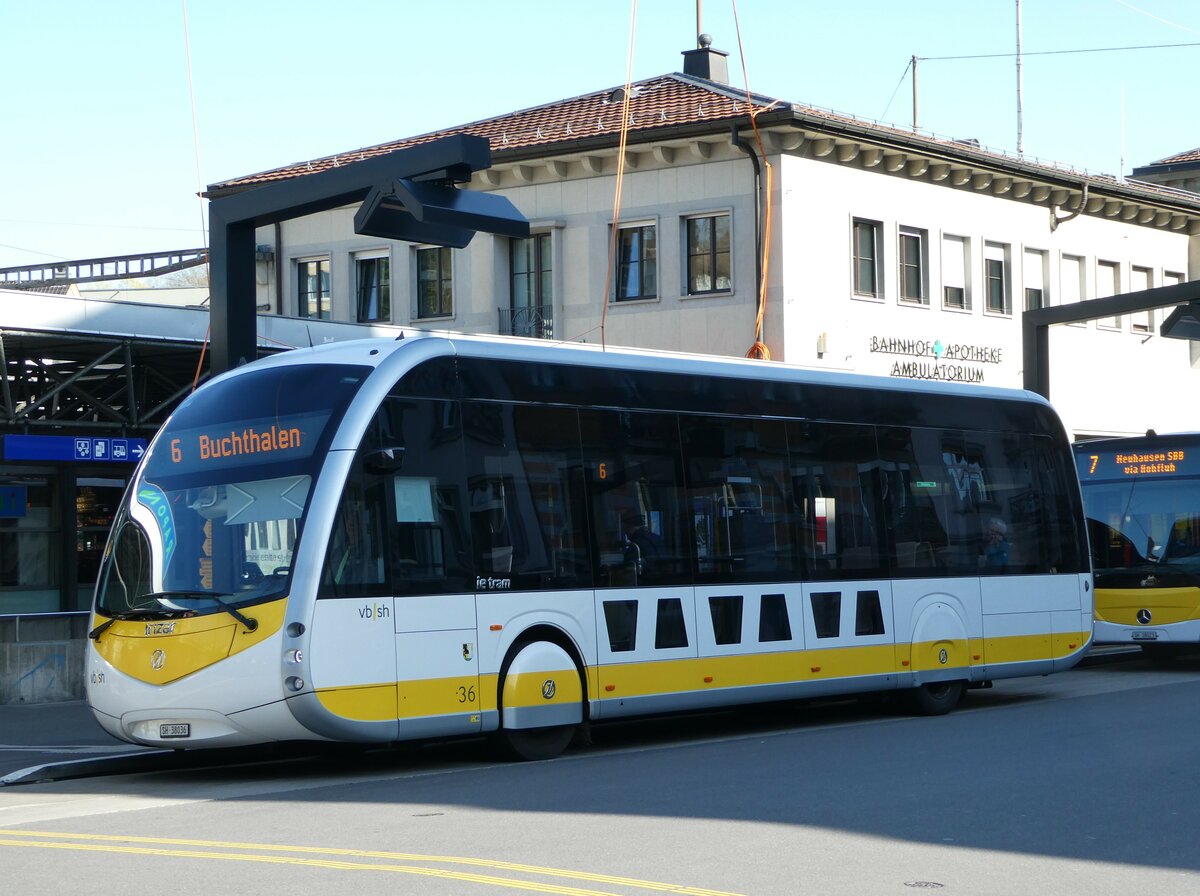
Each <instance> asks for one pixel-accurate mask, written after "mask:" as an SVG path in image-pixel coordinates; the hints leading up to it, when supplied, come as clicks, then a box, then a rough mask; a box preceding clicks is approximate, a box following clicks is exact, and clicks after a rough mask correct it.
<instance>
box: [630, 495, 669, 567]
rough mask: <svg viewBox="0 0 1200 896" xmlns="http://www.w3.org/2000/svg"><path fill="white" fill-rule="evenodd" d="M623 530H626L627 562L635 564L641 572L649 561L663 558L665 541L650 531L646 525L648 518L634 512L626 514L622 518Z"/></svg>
mask: <svg viewBox="0 0 1200 896" xmlns="http://www.w3.org/2000/svg"><path fill="white" fill-rule="evenodd" d="M621 528H622V529H624V530H625V548H624V555H625V562H626V563H632V564H634V565H635V566H636V567H637V568H638V569H639V571H640V570H642V569H643V566H644V564H645V562H646V561H647V560H653V559H655V558H657V557H661V556H662V554H663V540H662V537H661V536H660V535H658V534H657V533H655V532H652V531H650V527H649V526H647V525H646V517H645V516H643V515H642V514H640V513H637V512H636V511H633V510H628V511H626V512H625V514H624V516H622V517H621Z"/></svg>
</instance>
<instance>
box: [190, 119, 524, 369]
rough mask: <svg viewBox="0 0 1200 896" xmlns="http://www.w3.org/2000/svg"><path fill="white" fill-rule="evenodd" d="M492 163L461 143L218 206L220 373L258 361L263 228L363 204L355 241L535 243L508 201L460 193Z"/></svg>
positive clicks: (358, 165) (453, 140)
mask: <svg viewBox="0 0 1200 896" xmlns="http://www.w3.org/2000/svg"><path fill="white" fill-rule="evenodd" d="M491 164H492V154H491V146H490V145H489V143H488V141H487V139H486V138H484V137H478V136H475V135H472V134H456V135H453V136H450V137H443V138H441V139H438V140H433V141H430V142H429V143H423V144H420V145H418V146H413V147H409V148H406V149H400V150H395V151H393V152H390V153H388V154H386V155H381V156H377V157H375V158H370V159H364V160H362V161H357V162H352V163H350V164H342V165H340V166H338V167H334V168H331V169H329V170H327V171H319V172H315V173H312V174H304V175H301V176H298V177H292V178H289V179H288V180H283V181H279V182H277V183H270V184H265V185H263V186H258V187H254V188H251V189H247V190H244V191H242V192H239V193H233V194H230V195H226V196H220V197H213V198H211V200H210V203H209V233H210V240H211V246H210V250H209V257H210V259H211V272H210V287H209V290H210V299H209V305H210V309H211V310H210V314H211V325H212V360H211V367H212V372H213V374H214V375H215V374H218V373H224V372H225V371H227V370H231V369H233V368H234V367H237V366H239V365H241V364H245V363H247V362H249V361H253V360H254V359H255V358H256V357H257V356H258V341H257V336H258V333H257V315H256V309H255V280H254V264H255V253H256V248H257V247H256V242H255V231H256V229H257V228H259V227H263V226H267V225H273V224H276V223H279V222H281V221H287V220H290V219H292V218H299V217H302V216H304V215H311V214H314V213H316V212H322V211H328V210H330V209H335V208H343V207H346V206H350V205H353V204H355V203H358V204H359V208H358V211H357V212H356V213H355V215H354V232H355V233H359V234H365V235H369V236H377V237H381V238H383V239H389V240H402V241H406V242H414V243H428V244H430V245H435V246H449V247H450V248H453V249H461V248H463V247H464V246H466V245H467V244H468V243H469V242H470V241H471V239H472V237H474V236H475V234H476V233H477V232H479V231H484V232H485V233H495V234H499V235H501V236H507V237H514V238H524V237H527V236H529V221H528V220H527V219H526V218H525V216H524V215H522V214H521V213H520V212H519V211H517V209H516V207H515V206H514V205H513V204H512V203H511V202H510V201H509V200H508V199H507V198H505V197H504V196H500V195H498V194H495V193H474V192H471V191H470V190H466V189H462V188H460V187H459V186H458V185H459V184H464V183H467V182H469V181H470V179H471V175H472V173H474V172H476V171H482V170H484V169H486V168H490V167H491Z"/></svg>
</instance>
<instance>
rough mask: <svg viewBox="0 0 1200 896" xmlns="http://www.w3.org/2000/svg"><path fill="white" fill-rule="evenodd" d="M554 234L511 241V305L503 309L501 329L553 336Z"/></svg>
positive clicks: (522, 334) (515, 334)
mask: <svg viewBox="0 0 1200 896" xmlns="http://www.w3.org/2000/svg"><path fill="white" fill-rule="evenodd" d="M550 250H551V243H550V234H548V233H537V234H534V235H533V236H531V237H529V238H528V239H523V240H512V241H511V242H510V243H509V258H508V264H509V268H508V269H509V307H508V308H507V309H503V308H502V309H500V317H501V320H500V332H501V333H504V334H506V335H509V336H534V337H538V338H549V337H550V336H551V335H553V332H554V330H553V324H554V281H553V273H554V267H553V264H552V256H551V252H550Z"/></svg>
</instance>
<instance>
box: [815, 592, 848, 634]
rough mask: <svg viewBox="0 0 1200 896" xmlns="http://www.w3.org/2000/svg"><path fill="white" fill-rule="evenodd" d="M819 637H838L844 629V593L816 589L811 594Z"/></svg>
mask: <svg viewBox="0 0 1200 896" xmlns="http://www.w3.org/2000/svg"><path fill="white" fill-rule="evenodd" d="M809 598H810V600H809V602H810V603H811V604H812V614H813V626H814V627H815V628H816V631H817V637H818V638H836V637H837V636H838V634H839V633H840V632H841V630H842V593H841V592H840V591H814V592H813V593H812V594H811V595H809Z"/></svg>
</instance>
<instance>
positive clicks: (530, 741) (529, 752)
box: [499, 725, 579, 762]
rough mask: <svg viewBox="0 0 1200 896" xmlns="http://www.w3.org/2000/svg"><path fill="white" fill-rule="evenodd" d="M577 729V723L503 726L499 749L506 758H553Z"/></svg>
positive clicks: (564, 746) (528, 760)
mask: <svg viewBox="0 0 1200 896" xmlns="http://www.w3.org/2000/svg"><path fill="white" fill-rule="evenodd" d="M578 731H579V726H578V725H555V726H554V727H552V728H504V729H501V730H500V732H499V743H500V749H501V751H502V752H503V753H504V755H505V756H506V757H507V758H509V759H516V760H518V761H521V762H537V761H540V760H542V759H553V758H554V757H555V756H558V755H559V754H560V753H562V751H563V750H565V749H566V748H567V746H568V745H569V744H570V743H571V740H572V738H574V737H575V734H576V733H577V732H578Z"/></svg>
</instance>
